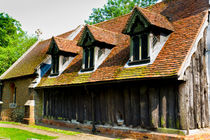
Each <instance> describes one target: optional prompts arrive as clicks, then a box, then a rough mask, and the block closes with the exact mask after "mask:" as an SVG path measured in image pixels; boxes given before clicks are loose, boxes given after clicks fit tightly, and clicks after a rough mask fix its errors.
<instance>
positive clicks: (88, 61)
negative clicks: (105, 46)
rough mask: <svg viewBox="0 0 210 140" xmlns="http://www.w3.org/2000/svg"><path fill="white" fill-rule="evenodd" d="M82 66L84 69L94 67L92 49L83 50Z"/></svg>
mask: <svg viewBox="0 0 210 140" xmlns="http://www.w3.org/2000/svg"><path fill="white" fill-rule="evenodd" d="M83 57H84V58H83V59H84V60H83V61H84V65H85V67H84V68H85V69H89V68H93V67H94V47H91V48H85V49H84V56H83Z"/></svg>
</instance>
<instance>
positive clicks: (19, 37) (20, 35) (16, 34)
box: [0, 13, 37, 75]
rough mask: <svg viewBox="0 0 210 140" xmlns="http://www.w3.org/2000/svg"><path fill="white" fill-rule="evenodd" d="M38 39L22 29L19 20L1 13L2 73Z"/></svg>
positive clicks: (0, 50)
mask: <svg viewBox="0 0 210 140" xmlns="http://www.w3.org/2000/svg"><path fill="white" fill-rule="evenodd" d="M36 41H37V37H36V36H34V35H28V34H27V33H26V32H24V31H23V30H22V28H21V24H20V22H19V21H17V20H15V19H13V18H12V17H10V16H9V15H8V14H6V13H0V75H1V74H2V73H4V72H5V71H6V70H7V69H8V68H9V67H10V66H11V65H12V64H13V63H14V62H15V61H16V60H17V59H18V58H19V57H21V56H22V54H23V53H24V52H25V51H26V50H27V49H28V48H29V47H30V46H31V45H33V44H34V43H35V42H36Z"/></svg>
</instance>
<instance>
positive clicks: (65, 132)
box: [0, 121, 80, 135]
mask: <svg viewBox="0 0 210 140" xmlns="http://www.w3.org/2000/svg"><path fill="white" fill-rule="evenodd" d="M0 123H2V124H15V125H22V126H25V127H32V128H36V129H41V130H46V131H50V132H57V133H62V134H66V135H76V134H79V133H80V132H73V131H66V130H60V129H55V128H49V127H44V126H40V125H24V124H21V123H17V122H6V121H0Z"/></svg>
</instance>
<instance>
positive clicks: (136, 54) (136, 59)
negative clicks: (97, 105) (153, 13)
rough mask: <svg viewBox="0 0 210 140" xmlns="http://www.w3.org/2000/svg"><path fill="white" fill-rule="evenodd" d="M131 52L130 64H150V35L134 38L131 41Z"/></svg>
mask: <svg viewBox="0 0 210 140" xmlns="http://www.w3.org/2000/svg"><path fill="white" fill-rule="evenodd" d="M130 52H131V54H130V62H129V64H133V63H146V62H149V45H148V34H141V35H135V36H133V37H132V39H131V46H130Z"/></svg>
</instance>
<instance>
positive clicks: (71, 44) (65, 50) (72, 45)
mask: <svg viewBox="0 0 210 140" xmlns="http://www.w3.org/2000/svg"><path fill="white" fill-rule="evenodd" d="M79 51H80V47H79V46H77V45H76V42H75V41H72V40H67V39H64V38H60V37H52V40H51V43H50V47H49V49H48V52H47V54H49V55H51V74H50V76H57V75H59V74H60V73H61V72H62V71H64V69H65V68H66V67H67V66H68V64H69V63H70V62H71V61H72V60H73V58H74V57H75V56H76V55H77V54H78V52H79Z"/></svg>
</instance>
